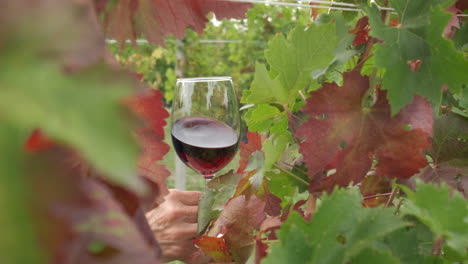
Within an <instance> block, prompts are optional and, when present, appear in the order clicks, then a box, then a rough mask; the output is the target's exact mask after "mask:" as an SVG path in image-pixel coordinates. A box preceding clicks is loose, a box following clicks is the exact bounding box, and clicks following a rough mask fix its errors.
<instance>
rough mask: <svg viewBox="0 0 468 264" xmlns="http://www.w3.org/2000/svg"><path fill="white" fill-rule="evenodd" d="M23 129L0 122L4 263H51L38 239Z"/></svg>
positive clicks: (1, 247)
mask: <svg viewBox="0 0 468 264" xmlns="http://www.w3.org/2000/svg"><path fill="white" fill-rule="evenodd" d="M21 134H22V133H21V130H20V129H18V128H15V127H14V126H12V125H11V124H9V123H8V122H5V121H4V120H2V122H0V204H1V206H2V208H3V209H2V210H5V211H4V213H1V214H0V224H1V225H2V226H3V227H4V231H3V232H2V233H3V234H2V238H1V239H0V251H1V252H3V254H2V255H1V256H0V262H1V263H47V261H46V256H44V254H43V251H42V250H43V249H42V247H40V245H39V241H38V239H37V235H38V229H39V226H38V225H37V221H36V220H34V221H31V219H32V218H31V217H32V215H31V212H30V201H29V200H30V199H31V198H32V197H31V192H30V191H29V188H28V187H27V182H28V179H27V177H25V172H24V166H25V157H24V156H23V153H22V151H21V149H22V148H21V145H22V144H23V140H24V138H22V137H21Z"/></svg>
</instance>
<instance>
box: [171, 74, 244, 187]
mask: <svg viewBox="0 0 468 264" xmlns="http://www.w3.org/2000/svg"><path fill="white" fill-rule="evenodd" d="M171 119H172V130H171V134H172V144H173V145H174V149H175V151H176V153H177V155H178V156H179V158H180V159H181V160H182V161H183V162H184V163H185V164H186V165H187V166H188V167H190V168H192V169H194V170H195V171H197V172H198V173H199V174H201V175H203V177H204V178H205V179H211V178H213V177H214V175H215V174H216V172H218V171H219V170H221V169H222V168H223V167H224V166H226V165H227V164H228V163H229V162H230V161H231V160H232V159H233V158H234V155H235V154H236V151H237V148H238V145H239V134H240V119H239V107H238V103H237V97H236V94H235V91H234V87H233V83H232V79H231V77H227V76H226V77H198V78H180V79H177V83H176V88H175V93H174V100H173V104H172V116H171Z"/></svg>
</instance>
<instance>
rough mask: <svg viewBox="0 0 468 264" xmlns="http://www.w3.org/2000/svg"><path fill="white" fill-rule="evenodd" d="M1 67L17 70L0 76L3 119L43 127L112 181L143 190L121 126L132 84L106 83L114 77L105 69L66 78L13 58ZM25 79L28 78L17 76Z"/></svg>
mask: <svg viewBox="0 0 468 264" xmlns="http://www.w3.org/2000/svg"><path fill="white" fill-rule="evenodd" d="M2 63H5V65H9V67H12V68H11V69H18V70H17V71H14V70H13V72H11V71H9V72H2V74H0V80H1V86H2V87H3V88H2V89H1V91H0V96H1V97H2V100H1V102H0V110H1V111H2V113H3V114H4V118H7V119H10V120H14V122H16V123H17V124H19V125H22V126H27V127H29V128H31V129H33V128H37V127H40V128H42V129H43V130H44V132H46V134H47V135H49V136H50V137H51V138H54V139H57V140H58V141H63V142H66V143H68V144H70V145H71V146H73V147H76V148H77V149H78V150H80V151H81V153H82V154H83V156H84V157H85V158H87V159H88V160H89V161H91V162H92V163H93V165H94V166H95V167H96V168H97V169H98V170H100V171H102V172H103V173H104V174H105V175H106V176H107V177H108V179H109V180H111V181H114V182H116V183H118V184H125V185H127V186H130V187H131V188H134V189H136V190H142V184H141V182H139V181H138V178H136V177H132V175H134V173H135V170H136V168H135V164H136V158H137V147H136V143H135V141H134V140H133V139H132V137H131V135H130V132H129V131H130V129H129V127H127V126H126V125H125V124H123V123H122V122H121V118H122V115H121V114H122V111H123V107H121V105H120V101H121V100H122V99H123V98H124V97H125V96H127V95H128V93H129V90H128V87H129V86H128V83H126V82H121V81H117V80H115V78H114V80H110V79H109V80H106V77H105V76H109V74H110V73H111V72H110V71H109V70H108V69H105V68H104V67H102V66H100V67H95V68H93V69H92V70H91V71H89V72H83V73H80V74H74V75H71V76H66V75H64V74H63V72H62V71H61V70H60V68H59V67H58V65H54V64H52V63H48V62H37V61H32V60H20V59H18V58H15V57H14V56H9V57H3V59H2ZM19 69H21V70H19ZM25 74H26V75H28V78H21V77H18V76H24V75H25ZM112 76H114V75H112ZM103 81H104V82H105V83H103ZM31 83H34V86H31ZM67 98H69V100H68V99H67ZM9 102H17V103H15V104H10V103H9ZM109 131H112V133H109ZM90 135H92V136H90Z"/></svg>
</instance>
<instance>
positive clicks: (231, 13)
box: [95, 0, 252, 47]
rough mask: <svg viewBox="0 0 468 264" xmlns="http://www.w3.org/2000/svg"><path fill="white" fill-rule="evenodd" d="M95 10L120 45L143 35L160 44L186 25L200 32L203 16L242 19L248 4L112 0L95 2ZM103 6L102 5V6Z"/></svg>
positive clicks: (180, 32) (203, 0)
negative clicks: (211, 13) (214, 15)
mask: <svg viewBox="0 0 468 264" xmlns="http://www.w3.org/2000/svg"><path fill="white" fill-rule="evenodd" d="M95 1H96V2H101V3H100V4H99V5H97V11H98V13H99V14H100V15H101V17H103V26H104V28H105V30H106V33H107V35H108V36H109V37H111V38H115V39H116V40H117V41H118V42H119V43H120V45H121V47H123V45H124V44H125V41H126V40H135V39H136V38H137V37H140V36H144V37H145V38H146V39H148V41H149V42H151V43H152V44H163V38H164V37H167V36H169V35H170V34H173V35H175V36H176V37H177V38H179V39H180V38H182V37H183V36H184V34H185V29H186V28H192V29H193V30H195V31H196V32H198V33H201V32H203V29H204V27H205V23H206V22H208V19H207V18H206V16H207V15H208V13H209V12H214V13H215V14H216V17H217V18H220V19H222V18H243V17H244V14H245V12H246V11H247V9H248V8H250V7H252V5H251V4H248V3H232V2H218V1H217V0H193V1H184V0H174V1H166V0H119V1H118V2H115V1H113V0H104V2H105V3H102V2H103V1H97V0H95ZM102 7H105V8H102Z"/></svg>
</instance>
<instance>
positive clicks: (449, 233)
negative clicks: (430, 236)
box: [401, 183, 468, 256]
mask: <svg viewBox="0 0 468 264" xmlns="http://www.w3.org/2000/svg"><path fill="white" fill-rule="evenodd" d="M406 194H407V195H408V200H407V201H405V202H404V203H403V207H402V208H401V209H402V212H403V213H404V214H407V215H414V216H416V217H417V218H418V219H419V220H420V221H421V222H423V223H424V224H426V225H427V226H428V227H429V228H430V229H431V230H432V231H433V232H434V233H435V234H436V236H437V237H443V238H444V239H445V240H446V244H447V246H448V247H450V248H452V249H454V250H455V251H456V252H458V253H459V254H460V255H462V256H464V255H466V249H467V248H468V240H467V239H466V238H467V237H468V222H467V221H466V219H468V201H467V200H465V199H463V197H462V196H461V195H460V193H458V192H453V193H452V194H450V193H449V188H448V187H447V186H442V187H436V186H435V185H431V184H422V183H420V184H419V185H418V186H417V188H416V191H415V192H412V191H410V190H407V191H406Z"/></svg>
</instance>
